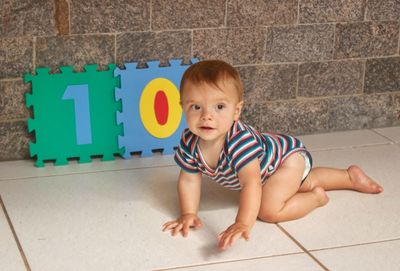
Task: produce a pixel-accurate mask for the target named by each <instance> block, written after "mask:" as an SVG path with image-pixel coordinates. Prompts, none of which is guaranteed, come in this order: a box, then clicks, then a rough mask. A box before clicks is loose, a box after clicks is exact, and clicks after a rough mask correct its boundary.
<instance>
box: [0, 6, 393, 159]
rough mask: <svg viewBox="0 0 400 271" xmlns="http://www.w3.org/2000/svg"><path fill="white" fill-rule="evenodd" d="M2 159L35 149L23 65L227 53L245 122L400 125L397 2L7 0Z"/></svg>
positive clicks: (303, 127) (0, 102)
mask: <svg viewBox="0 0 400 271" xmlns="http://www.w3.org/2000/svg"><path fill="white" fill-rule="evenodd" d="M0 14H1V21H0V160H12V159H24V158H27V157H28V141H29V140H34V135H29V134H28V133H27V127H26V119H27V118H28V117H29V115H30V114H32V113H31V112H29V111H28V110H27V109H25V106H24V96H23V95H24V93H26V92H28V91H29V90H30V86H29V85H24V84H23V82H22V75H23V73H24V72H34V69H35V68H36V67H42V66H48V67H51V68H53V69H56V67H59V66H62V65H73V66H74V67H75V69H76V70H81V69H82V67H83V65H85V64H94V63H97V64H100V65H101V67H105V66H106V65H107V64H109V63H117V64H118V65H120V66H121V65H122V63H123V62H130V61H139V62H141V63H145V62H146V61H149V60H160V61H161V62H162V63H163V64H167V61H168V59H171V58H183V59H184V60H185V62H188V61H189V59H190V58H192V57H198V58H200V59H216V58H217V59H223V60H225V61H227V62H229V63H231V64H233V65H234V66H236V67H237V68H238V69H239V71H240V73H241V75H242V78H243V81H244V84H245V110H244V112H243V119H245V120H247V121H248V122H249V123H251V124H252V125H254V126H256V127H257V128H259V129H260V130H274V131H280V132H289V133H291V134H296V135H298V134H307V133H318V132H329V131H336V130H350V129H363V128H373V127H384V126H394V125H400V120H399V117H400V116H399V115H400V54H399V50H400V49H399V47H400V1H398V0H280V1H276V0H265V1H258V0H135V1H133V0H119V1H113V0H85V1H80V0H3V1H1V8H0Z"/></svg>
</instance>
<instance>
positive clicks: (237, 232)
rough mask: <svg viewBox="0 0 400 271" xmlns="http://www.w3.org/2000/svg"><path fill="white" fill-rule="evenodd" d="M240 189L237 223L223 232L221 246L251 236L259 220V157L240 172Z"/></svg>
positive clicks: (223, 247)
mask: <svg viewBox="0 0 400 271" xmlns="http://www.w3.org/2000/svg"><path fill="white" fill-rule="evenodd" d="M239 181H240V185H241V187H242V190H241V191H240V200H239V211H238V214H237V216H236V220H235V223H234V224H232V225H231V226H230V227H229V228H228V229H226V230H225V231H224V232H222V233H221V234H220V235H219V236H218V238H219V244H218V246H219V248H220V249H222V250H223V249H225V248H226V247H227V246H232V245H233V244H234V242H235V241H236V240H238V239H239V238H241V237H243V238H244V239H246V240H247V239H248V238H249V234H250V230H251V228H252V227H253V225H254V223H255V222H256V220H257V216H258V212H259V210H260V203H261V193H262V186H261V175H260V164H259V161H258V159H254V160H253V161H251V162H249V163H248V164H247V165H246V166H244V167H243V168H242V169H241V170H240V172H239Z"/></svg>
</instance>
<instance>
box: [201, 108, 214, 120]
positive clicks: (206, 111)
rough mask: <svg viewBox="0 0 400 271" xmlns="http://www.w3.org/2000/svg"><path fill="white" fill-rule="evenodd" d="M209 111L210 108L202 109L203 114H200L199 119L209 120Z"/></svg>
mask: <svg viewBox="0 0 400 271" xmlns="http://www.w3.org/2000/svg"><path fill="white" fill-rule="evenodd" d="M211 117H212V116H211V112H210V110H207V109H205V110H204V111H203V114H202V115H201V119H203V120H209V119H211Z"/></svg>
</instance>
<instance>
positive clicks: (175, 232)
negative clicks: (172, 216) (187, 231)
mask: <svg viewBox="0 0 400 271" xmlns="http://www.w3.org/2000/svg"><path fill="white" fill-rule="evenodd" d="M182 228H183V224H182V223H177V225H176V226H175V228H174V229H173V230H172V232H171V235H172V236H176V235H177V234H178V233H179V232H180V231H181V230H182Z"/></svg>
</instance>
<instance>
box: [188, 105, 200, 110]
mask: <svg viewBox="0 0 400 271" xmlns="http://www.w3.org/2000/svg"><path fill="white" fill-rule="evenodd" d="M190 109H192V110H200V106H198V105H197V104H192V105H191V106H190Z"/></svg>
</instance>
